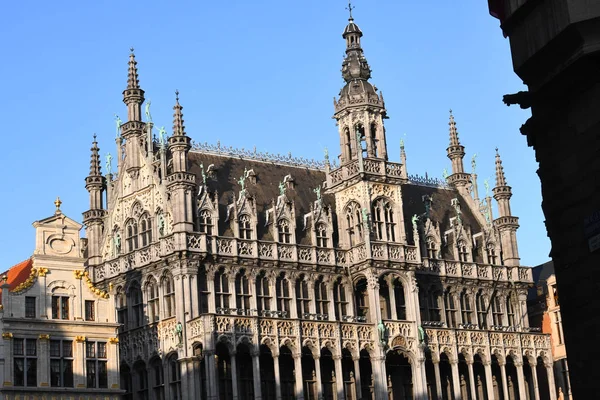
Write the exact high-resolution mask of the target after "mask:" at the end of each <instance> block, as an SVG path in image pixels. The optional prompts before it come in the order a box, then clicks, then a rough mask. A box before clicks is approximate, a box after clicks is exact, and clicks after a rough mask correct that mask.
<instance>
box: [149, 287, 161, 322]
mask: <svg viewBox="0 0 600 400" xmlns="http://www.w3.org/2000/svg"><path fill="white" fill-rule="evenodd" d="M146 293H147V296H148V320H149V321H150V322H155V321H158V320H159V319H160V305H159V301H158V284H157V283H156V280H155V279H154V278H152V277H151V278H150V279H149V280H148V285H147V286H146Z"/></svg>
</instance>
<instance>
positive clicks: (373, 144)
mask: <svg viewBox="0 0 600 400" xmlns="http://www.w3.org/2000/svg"><path fill="white" fill-rule="evenodd" d="M378 144H379V140H377V124H375V123H372V124H371V151H372V152H373V157H378V148H377V147H378Z"/></svg>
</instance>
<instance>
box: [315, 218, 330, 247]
mask: <svg viewBox="0 0 600 400" xmlns="http://www.w3.org/2000/svg"><path fill="white" fill-rule="evenodd" d="M315 230H316V231H317V247H327V246H328V245H329V239H328V237H327V227H326V226H325V224H323V223H318V224H317V226H316V227H315Z"/></svg>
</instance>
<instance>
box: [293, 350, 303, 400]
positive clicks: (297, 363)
mask: <svg viewBox="0 0 600 400" xmlns="http://www.w3.org/2000/svg"><path fill="white" fill-rule="evenodd" d="M293 357H294V373H295V377H296V381H295V382H294V384H295V386H296V399H297V400H304V386H303V385H304V379H303V378H302V353H294V355H293Z"/></svg>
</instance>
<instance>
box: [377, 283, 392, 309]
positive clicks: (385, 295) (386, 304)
mask: <svg viewBox="0 0 600 400" xmlns="http://www.w3.org/2000/svg"><path fill="white" fill-rule="evenodd" d="M379 309H380V311H381V314H380V315H381V318H382V319H392V306H391V304H390V288H389V286H388V283H387V280H386V279H385V278H384V277H381V278H379Z"/></svg>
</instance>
